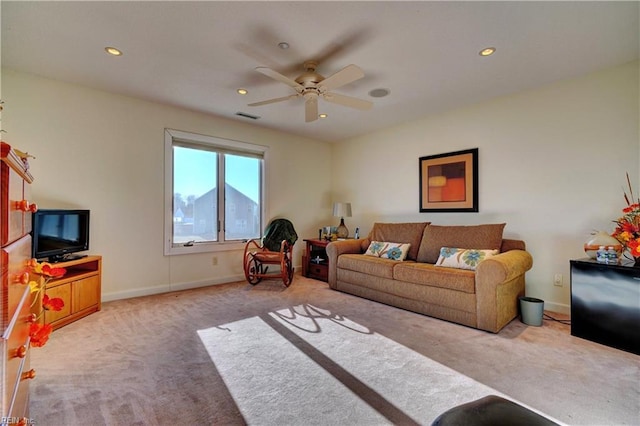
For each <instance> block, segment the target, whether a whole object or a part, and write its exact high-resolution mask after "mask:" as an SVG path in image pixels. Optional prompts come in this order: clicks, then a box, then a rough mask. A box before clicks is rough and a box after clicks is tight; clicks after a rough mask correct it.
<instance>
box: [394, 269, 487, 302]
mask: <svg viewBox="0 0 640 426" xmlns="http://www.w3.org/2000/svg"><path fill="white" fill-rule="evenodd" d="M393 278H395V279H396V280H397V281H398V282H400V283H402V282H405V283H413V284H421V285H424V286H428V287H439V288H443V289H448V290H456V291H461V292H464V293H470V294H473V293H475V292H476V273H475V272H474V271H468V270H464V269H454V268H439V267H437V266H435V265H432V264H430V263H416V262H403V263H398V264H397V265H396V266H395V267H394V268H393Z"/></svg>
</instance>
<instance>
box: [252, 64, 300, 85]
mask: <svg viewBox="0 0 640 426" xmlns="http://www.w3.org/2000/svg"><path fill="white" fill-rule="evenodd" d="M256 71H258V72H259V73H262V74H264V75H266V76H267V77H271V78H273V79H274V80H277V81H279V82H281V83H284V84H286V85H288V86H291V87H293V88H294V89H296V90H303V89H304V87H303V86H302V85H301V84H298V83H297V82H295V81H294V80H292V79H290V78H289V77H286V76H284V75H282V74H280V73H279V72H277V71H274V70H272V69H271V68H267V67H257V68H256Z"/></svg>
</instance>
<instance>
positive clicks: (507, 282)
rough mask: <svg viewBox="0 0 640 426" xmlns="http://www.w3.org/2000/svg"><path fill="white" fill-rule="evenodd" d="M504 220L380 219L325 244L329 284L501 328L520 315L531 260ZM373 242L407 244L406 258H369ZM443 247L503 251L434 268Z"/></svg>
mask: <svg viewBox="0 0 640 426" xmlns="http://www.w3.org/2000/svg"><path fill="white" fill-rule="evenodd" d="M503 228H504V224H487V225H475V226H438V225H432V224H430V223H429V222H420V223H376V224H374V226H373V228H372V230H371V232H370V233H369V235H368V237H367V238H364V239H358V240H343V241H335V242H332V243H330V244H329V245H328V246H327V254H328V257H329V286H330V287H331V288H332V289H334V290H339V291H343V292H346V293H350V294H354V295H356V296H360V297H364V298H367V299H371V300H375V301H378V302H381V303H385V304H388V305H392V306H396V307H399V308H403V309H407V310H410V311H413V312H418V313H421V314H425V315H429V316H432V317H436V318H440V319H444V320H447V321H452V322H456V323H459V324H463V325H466V326H470V327H475V328H478V329H481V330H486V331H490V332H493V333H497V332H498V331H500V330H501V329H502V328H503V327H504V326H505V325H507V324H508V323H509V322H510V321H511V320H512V319H514V318H515V317H516V316H517V315H518V297H519V296H522V295H524V289H525V287H524V286H525V272H526V271H528V270H529V269H531V267H532V265H533V260H532V257H531V255H530V254H529V253H528V252H527V251H526V250H525V243H524V241H520V240H512V239H503V238H502V232H503ZM371 241H381V242H394V243H410V244H411V246H410V249H409V251H408V253H407V257H406V259H405V260H404V261H396V260H390V259H384V258H379V257H373V256H367V255H365V254H364V253H365V252H366V250H367V248H368V246H369V244H370V242H371ZM441 247H456V248H463V249H499V251H500V253H499V254H498V255H496V256H493V257H490V258H487V259H485V260H482V261H481V262H479V263H478V264H477V267H476V269H475V271H474V270H466V269H457V268H451V267H443V266H436V265H435V263H436V262H437V261H438V256H439V254H440V248H441Z"/></svg>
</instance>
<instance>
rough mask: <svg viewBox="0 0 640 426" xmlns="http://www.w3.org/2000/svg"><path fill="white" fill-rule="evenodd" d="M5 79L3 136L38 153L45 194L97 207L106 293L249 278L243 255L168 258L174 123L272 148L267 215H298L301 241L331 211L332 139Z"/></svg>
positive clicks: (38, 195) (95, 245)
mask: <svg viewBox="0 0 640 426" xmlns="http://www.w3.org/2000/svg"><path fill="white" fill-rule="evenodd" d="M3 85H4V86H3V89H4V90H3V96H4V99H5V100H6V105H7V108H6V109H5V111H4V114H3V117H2V118H3V125H4V128H5V129H6V130H7V131H8V133H7V134H5V135H4V137H3V140H5V141H7V142H8V143H10V144H12V145H13V146H15V147H16V148H19V149H20V150H22V151H28V152H29V153H31V154H33V155H35V156H36V157H37V158H36V159H35V160H32V161H31V171H32V173H33V175H34V176H35V182H34V185H33V197H34V199H35V201H36V202H37V203H38V205H39V206H40V207H41V208H88V209H91V213H92V216H91V250H90V253H95V254H101V255H102V256H103V267H104V273H103V300H111V299H115V298H123V297H130V296H136V295H142V294H150V293H156V292H162V291H168V290H175V289H182V288H188V287H194V286H199V285H208V284H212V283H220V282H229V281H235V280H242V279H244V276H243V273H242V252H238V251H233V252H217V253H214V254H195V255H182V256H172V257H166V256H164V255H163V206H164V187H163V182H164V177H163V172H164V128H165V127H169V128H173V129H179V130H184V131H190V132H195V133H201V134H206V135H211V136H218V137H222V138H228V139H234V140H239V141H245V142H251V143H256V144H261V145H266V146H268V147H269V153H268V155H269V159H270V161H269V164H268V168H267V193H268V200H269V201H268V205H267V218H272V217H276V216H286V217H288V218H290V219H291V220H292V222H293V223H294V225H295V227H296V230H297V232H298V234H299V235H300V238H301V239H302V238H306V237H308V236H313V235H317V229H318V228H319V227H320V226H322V225H324V224H325V222H326V219H327V218H328V217H329V215H330V199H331V196H330V193H329V190H330V180H329V179H330V178H329V175H330V174H329V173H328V172H327V171H328V170H329V167H330V155H331V147H330V146H329V145H328V144H326V143H322V142H317V141H313V140H308V139H303V138H299V137H294V136H290V135H285V134H282V133H277V132H273V131H268V130H261V129H258V128H257V127H255V126H251V125H247V124H244V123H238V122H237V121H232V120H227V119H223V118H216V117H212V116H208V115H204V114H199V113H195V112H191V111H186V110H183V109H178V108H173V107H169V106H165V105H160V104H156V103H151V102H146V101H142V100H138V99H134V98H130V97H125V96H120V95H116V94H110V93H106V92H102V91H98V90H92V89H88V88H85V87H81V86H77V85H71V84H66V83H61V82H57V81H54V80H48V79H43V78H39V77H36V76H33V75H28V74H24V73H16V72H13V71H9V70H3ZM302 249H303V243H302V241H301V242H300V243H299V244H296V253H295V256H296V264H298V265H299V264H300V253H301V251H302ZM214 255H215V256H217V259H218V265H217V266H214V265H213V264H212V263H213V262H212V257H213V256H214Z"/></svg>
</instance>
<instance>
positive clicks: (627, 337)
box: [570, 259, 640, 355]
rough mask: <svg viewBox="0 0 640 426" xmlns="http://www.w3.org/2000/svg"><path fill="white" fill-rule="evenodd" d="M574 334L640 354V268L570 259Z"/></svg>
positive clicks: (572, 330)
mask: <svg viewBox="0 0 640 426" xmlns="http://www.w3.org/2000/svg"><path fill="white" fill-rule="evenodd" d="M570 264H571V334H572V335H573V336H577V337H581V338H583V339H587V340H591V341H593V342H597V343H601V344H603V345H607V346H611V347H614V348H618V349H622V350H624V351H627V352H632V353H635V354H638V355H640V268H638V267H635V266H634V264H633V262H625V261H623V262H621V263H620V264H606V263H598V262H596V261H595V260H593V259H579V260H571V261H570Z"/></svg>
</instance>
